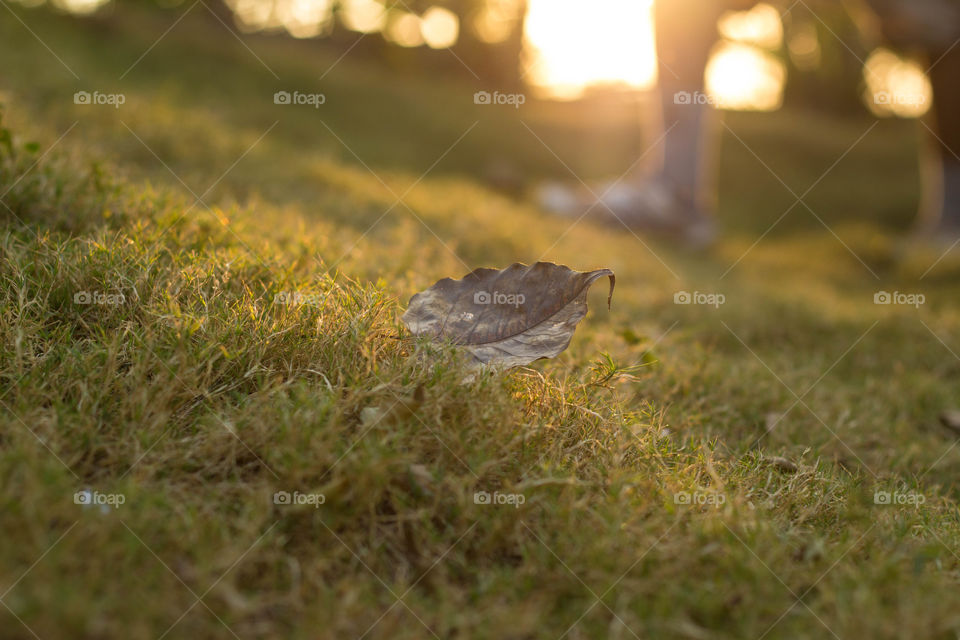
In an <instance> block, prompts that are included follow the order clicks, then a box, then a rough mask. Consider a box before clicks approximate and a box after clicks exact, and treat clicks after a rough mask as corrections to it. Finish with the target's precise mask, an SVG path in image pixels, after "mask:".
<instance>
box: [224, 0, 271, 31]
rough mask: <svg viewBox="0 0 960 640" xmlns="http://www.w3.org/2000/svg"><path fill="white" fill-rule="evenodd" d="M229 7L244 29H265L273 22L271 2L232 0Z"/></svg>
mask: <svg viewBox="0 0 960 640" xmlns="http://www.w3.org/2000/svg"><path fill="white" fill-rule="evenodd" d="M229 4H230V8H231V9H233V13H234V15H235V16H236V20H237V23H238V24H239V25H240V27H242V29H243V30H244V31H257V30H260V29H266V28H268V27H271V26H275V25H273V24H272V22H273V3H272V2H264V1H263V0H232V1H231V2H230V3H229Z"/></svg>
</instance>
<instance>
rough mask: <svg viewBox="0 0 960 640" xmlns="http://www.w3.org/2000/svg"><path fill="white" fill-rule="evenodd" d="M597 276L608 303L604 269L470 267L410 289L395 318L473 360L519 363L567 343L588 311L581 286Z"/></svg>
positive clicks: (507, 364)
mask: <svg viewBox="0 0 960 640" xmlns="http://www.w3.org/2000/svg"><path fill="white" fill-rule="evenodd" d="M603 276H607V277H608V278H609V279H610V293H609V294H608V296H607V307H608V308H609V306H610V300H611V298H612V297H613V287H614V285H615V283H616V278H615V277H614V275H613V271H611V270H610V269H597V270H595V271H586V272H583V271H574V270H573V269H570V268H569V267H565V266H563V265H558V264H553V263H552V262H538V263H536V264H533V265H530V266H527V265H524V264H519V263H517V264H512V265H510V266H509V267H507V268H506V269H477V270H475V271H473V272H472V273H470V274H468V275H466V276H464V277H463V279H461V280H453V279H452V278H444V279H443V280H440V281H439V282H437V283H435V284H434V285H433V286H432V287H430V288H429V289H427V290H425V291H421V292H420V293H418V294H416V295H414V296H413V297H412V298H411V299H410V305H409V307H408V308H407V311H406V313H404V314H403V317H402V320H403V322H404V324H406V325H407V328H409V329H410V332H411V333H413V335H415V336H426V337H428V338H430V339H432V340H434V341H443V340H449V341H450V342H452V343H454V344H456V345H459V346H461V347H463V348H465V349H466V350H467V351H469V352H470V353H471V354H473V356H474V358H476V360H477V363H480V364H491V365H499V366H502V367H519V366H523V365H526V364H529V363H531V362H533V361H534V360H539V359H540V358H553V357H554V356H557V355H558V354H560V353H561V352H563V350H564V349H566V348H567V346H569V344H570V339H571V338H572V337H573V332H574V330H575V329H576V326H577V324H578V323H579V322H580V321H581V320H583V318H584V316H586V315H587V291H588V290H589V288H590V285H592V284H593V283H594V282H595V281H596V280H597V279H599V278H602V277H603Z"/></svg>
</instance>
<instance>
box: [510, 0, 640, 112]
mask: <svg viewBox="0 0 960 640" xmlns="http://www.w3.org/2000/svg"><path fill="white" fill-rule="evenodd" d="M650 9H651V2H650V0H593V2H589V3H586V2H582V1H581V0H530V3H529V8H528V10H527V21H526V42H527V45H528V55H527V60H526V64H527V68H528V76H527V77H528V78H529V79H530V81H531V83H532V84H533V85H534V86H536V87H539V88H540V89H541V91H542V92H543V93H545V94H547V95H549V96H551V97H557V98H567V99H570V98H576V97H578V96H579V95H581V94H582V93H583V91H584V89H586V88H587V87H588V86H591V85H596V84H620V85H626V86H629V87H635V88H649V87H651V86H653V84H654V80H655V79H656V57H655V53H654V47H653V28H652V17H651V10H650Z"/></svg>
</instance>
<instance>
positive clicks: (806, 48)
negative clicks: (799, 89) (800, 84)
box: [787, 22, 821, 71]
mask: <svg viewBox="0 0 960 640" xmlns="http://www.w3.org/2000/svg"><path fill="white" fill-rule="evenodd" d="M794 31H795V33H794V34H793V36H792V37H791V38H790V41H789V42H788V43H787V51H789V52H790V60H792V61H793V64H794V65H796V67H797V69H800V70H801V71H812V70H813V69H816V68H817V67H819V66H820V54H821V48H820V37H819V35H817V28H816V27H815V26H813V25H812V24H811V23H809V22H808V23H804V24H800V25H797V26H796V27H795V29H794Z"/></svg>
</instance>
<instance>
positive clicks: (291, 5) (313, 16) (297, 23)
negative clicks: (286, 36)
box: [276, 0, 333, 38]
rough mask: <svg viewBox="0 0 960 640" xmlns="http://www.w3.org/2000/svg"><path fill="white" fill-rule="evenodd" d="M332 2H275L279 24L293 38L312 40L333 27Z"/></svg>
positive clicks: (295, 0) (298, 0)
mask: <svg viewBox="0 0 960 640" xmlns="http://www.w3.org/2000/svg"><path fill="white" fill-rule="evenodd" d="M332 9H333V2H332V0H277V4H276V13H277V18H278V20H279V22H280V23H281V24H282V25H283V26H284V27H285V28H286V30H287V31H288V32H289V33H290V35H292V36H293V37H294V38H313V37H316V36H318V35H321V34H323V33H326V32H327V31H329V30H330V28H331V27H332V26H333V15H332Z"/></svg>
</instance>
